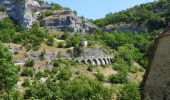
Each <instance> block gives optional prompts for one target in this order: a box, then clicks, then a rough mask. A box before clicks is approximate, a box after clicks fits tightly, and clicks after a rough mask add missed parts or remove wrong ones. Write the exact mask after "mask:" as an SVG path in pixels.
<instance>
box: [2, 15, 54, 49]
mask: <svg viewBox="0 0 170 100" xmlns="http://www.w3.org/2000/svg"><path fill="white" fill-rule="evenodd" d="M49 37H50V36H49V35H48V33H46V32H45V31H43V30H42V29H40V28H39V25H38V23H36V22H35V24H34V27H33V28H30V29H23V28H22V27H21V26H19V25H17V24H16V23H14V22H13V21H12V20H11V19H9V18H5V19H3V20H1V21H0V40H1V41H2V42H5V43H8V42H14V43H20V44H22V45H24V46H25V47H26V48H27V50H30V49H32V48H33V49H34V50H37V49H38V48H39V45H40V44H41V43H42V42H44V41H45V39H47V40H49V41H50V44H52V42H53V41H51V38H49Z"/></svg>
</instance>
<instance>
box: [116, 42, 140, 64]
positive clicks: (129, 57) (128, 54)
mask: <svg viewBox="0 0 170 100" xmlns="http://www.w3.org/2000/svg"><path fill="white" fill-rule="evenodd" d="M116 57H117V58H120V59H122V60H124V61H126V62H127V63H128V64H129V65H130V64H131V63H132V62H133V61H139V60H140V59H141V57H142V54H141V53H140V52H139V49H137V48H135V47H134V46H133V45H131V44H125V45H124V46H120V47H118V50H117V54H116Z"/></svg>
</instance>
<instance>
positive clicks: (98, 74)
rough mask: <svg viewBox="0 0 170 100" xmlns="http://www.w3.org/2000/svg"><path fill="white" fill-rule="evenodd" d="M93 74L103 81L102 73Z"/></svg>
mask: <svg viewBox="0 0 170 100" xmlns="http://www.w3.org/2000/svg"><path fill="white" fill-rule="evenodd" d="M95 76H96V78H97V79H98V80H99V81H104V75H103V73H97V74H96V75H95Z"/></svg>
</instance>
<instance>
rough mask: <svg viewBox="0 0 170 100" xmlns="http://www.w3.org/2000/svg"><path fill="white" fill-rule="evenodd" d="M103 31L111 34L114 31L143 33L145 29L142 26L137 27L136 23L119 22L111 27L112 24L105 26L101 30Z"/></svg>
mask: <svg viewBox="0 0 170 100" xmlns="http://www.w3.org/2000/svg"><path fill="white" fill-rule="evenodd" d="M103 30H104V31H107V32H112V31H114V30H122V31H132V32H144V31H146V30H147V28H146V27H144V26H142V25H137V24H136V23H133V22H129V23H125V22H120V23H118V25H112V24H110V25H107V26H105V27H104V28H103Z"/></svg>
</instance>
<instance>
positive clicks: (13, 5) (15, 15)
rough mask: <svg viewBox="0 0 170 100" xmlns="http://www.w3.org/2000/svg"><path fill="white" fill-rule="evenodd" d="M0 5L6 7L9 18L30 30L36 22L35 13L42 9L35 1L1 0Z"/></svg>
mask: <svg viewBox="0 0 170 100" xmlns="http://www.w3.org/2000/svg"><path fill="white" fill-rule="evenodd" d="M0 5H3V6H5V7H6V10H7V13H8V16H9V17H10V18H12V19H14V20H16V21H18V23H20V24H21V25H22V26H23V27H26V28H29V27H30V26H31V25H32V22H33V21H35V19H36V16H35V14H34V13H35V12H36V11H37V10H38V8H39V7H40V5H39V3H38V2H37V1H34V0H0Z"/></svg>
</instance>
